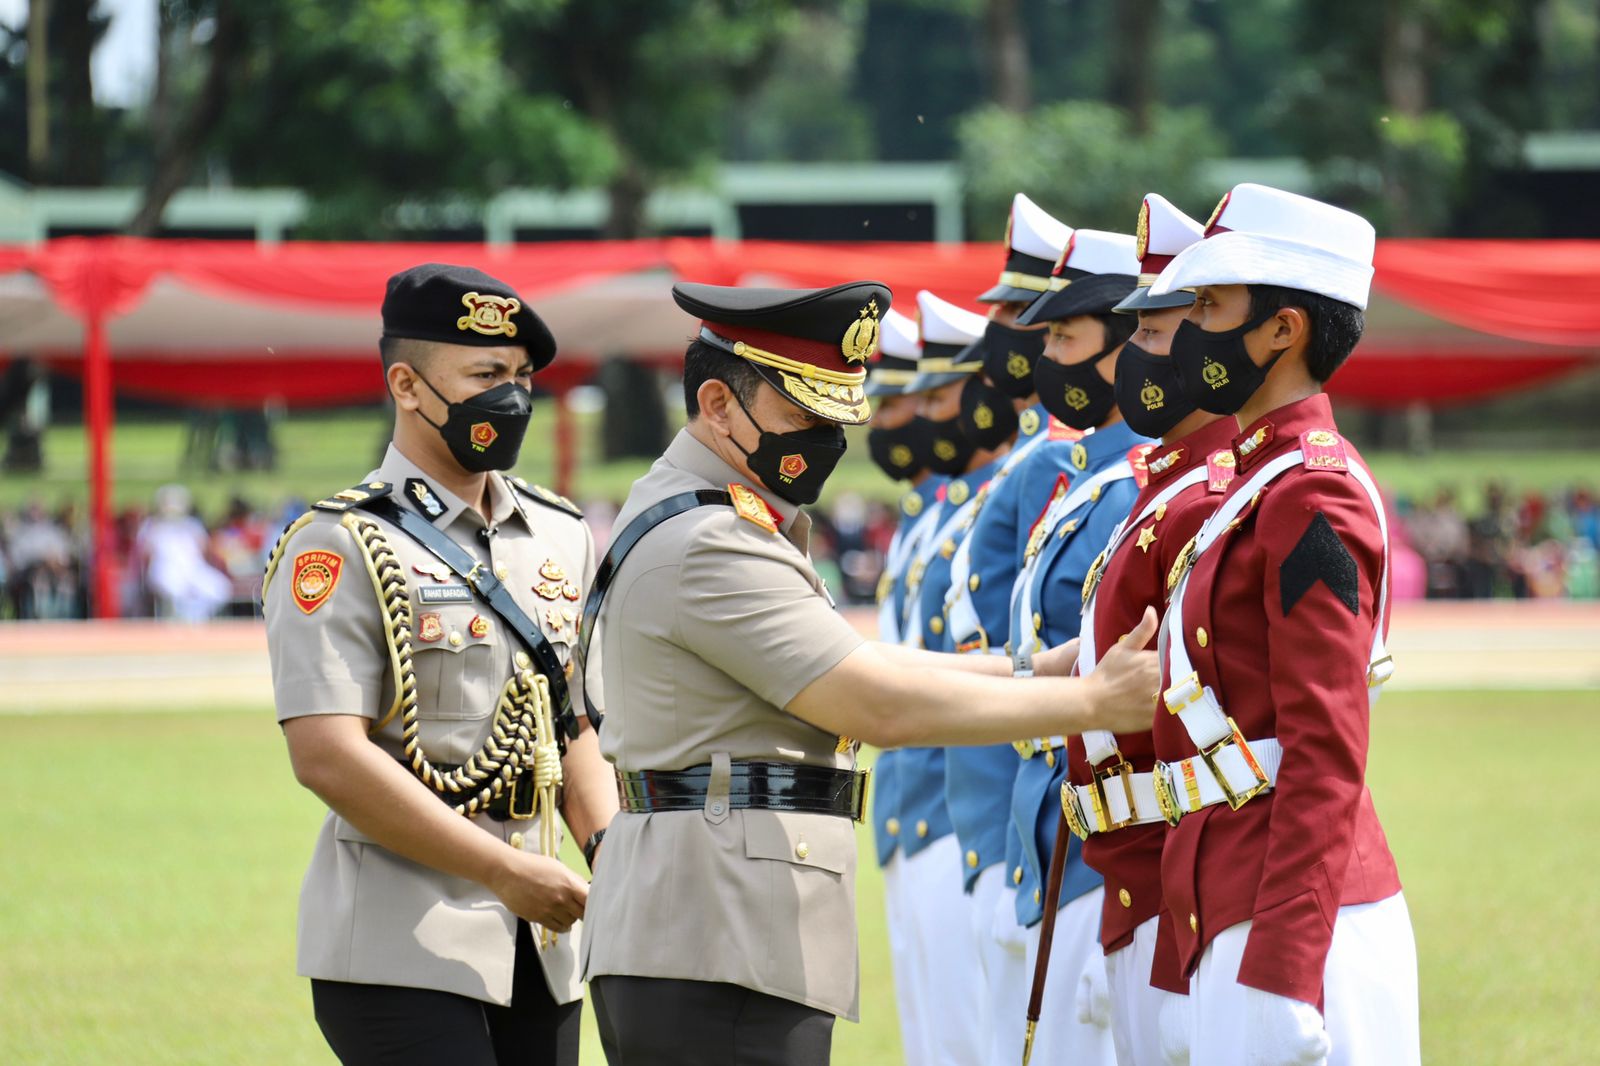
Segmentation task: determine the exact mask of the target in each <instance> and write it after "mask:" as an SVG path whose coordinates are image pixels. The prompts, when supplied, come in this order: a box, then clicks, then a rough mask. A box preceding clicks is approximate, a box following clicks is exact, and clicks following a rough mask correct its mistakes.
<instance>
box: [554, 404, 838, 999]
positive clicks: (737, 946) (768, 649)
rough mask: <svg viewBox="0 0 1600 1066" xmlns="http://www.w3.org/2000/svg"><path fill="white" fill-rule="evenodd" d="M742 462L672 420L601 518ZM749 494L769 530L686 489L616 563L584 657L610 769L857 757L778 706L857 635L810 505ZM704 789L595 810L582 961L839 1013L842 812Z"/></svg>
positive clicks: (709, 479)
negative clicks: (760, 803) (646, 806)
mask: <svg viewBox="0 0 1600 1066" xmlns="http://www.w3.org/2000/svg"><path fill="white" fill-rule="evenodd" d="M740 478H741V475H740V474H739V473H738V472H736V471H735V470H734V469H733V468H732V467H730V466H728V465H727V464H726V463H724V462H722V460H720V459H718V458H717V457H716V455H715V454H713V453H712V452H711V451H710V450H709V449H708V448H706V447H705V446H704V445H703V444H701V443H700V442H699V441H697V440H695V439H694V438H693V437H692V436H690V435H689V434H688V432H687V431H683V432H680V433H679V434H678V436H677V439H675V440H674V441H673V442H672V445H671V446H670V447H669V448H668V449H667V452H666V454H665V455H664V456H663V457H662V458H661V459H659V460H657V461H656V463H655V465H654V466H652V467H651V468H650V471H649V473H647V474H646V475H645V476H644V477H643V478H641V479H640V480H639V481H638V482H636V483H635V484H634V486H633V491H632V492H631V493H630V494H629V497H628V502H627V503H626V504H625V505H624V506H623V509H622V512H621V514H619V515H618V516H617V520H616V524H615V528H616V529H618V530H621V529H623V528H624V527H625V526H626V525H627V524H628V522H629V521H631V520H632V519H633V517H634V516H635V515H637V514H639V513H640V512H641V511H643V510H644V509H645V508H647V507H649V506H651V505H652V504H655V503H657V502H659V501H661V500H663V499H665V498H666V497H668V496H672V495H675V494H677V493H680V492H685V491H689V490H693V489H706V488H726V487H727V485H728V484H729V483H730V482H735V481H739V480H740ZM763 497H764V498H766V499H767V502H768V503H769V504H771V505H772V507H773V509H774V510H775V511H777V512H778V514H779V515H780V516H781V519H782V521H781V524H780V526H779V529H780V532H778V533H772V532H769V531H767V530H766V529H763V528H762V527H761V526H759V525H757V524H755V523H753V522H751V521H748V520H746V519H744V518H741V517H740V516H739V515H738V514H737V513H736V512H735V511H734V510H733V509H732V508H730V507H716V506H711V507H699V508H696V509H694V510H692V511H689V512H688V513H686V514H683V515H679V516H677V517H675V518H672V519H670V520H668V521H667V522H665V523H663V524H661V525H660V526H658V527H656V528H655V529H654V530H653V531H652V532H651V533H650V534H649V535H648V536H646V537H645V538H644V539H643V540H641V541H640V542H639V544H638V545H637V546H636V547H635V548H634V550H633V551H632V553H630V554H629V555H628V557H627V560H626V561H625V562H624V563H623V565H622V568H621V569H620V570H619V571H618V574H617V578H616V582H615V584H614V585H613V586H612V588H611V591H610V594H609V595H608V596H607V598H606V601H605V605H604V606H603V607H602V609H601V612H600V616H599V621H598V635H597V637H596V638H595V642H596V643H597V644H598V645H599V647H600V650H601V652H602V653H603V654H602V657H601V662H602V663H603V666H600V667H596V668H593V669H592V670H591V674H592V675H594V676H596V678H597V680H599V682H600V684H599V685H598V686H596V687H597V689H598V693H597V696H598V698H597V699H596V703H597V704H599V705H601V706H603V707H604V709H605V712H606V719H605V723H604V725H603V726H602V728H601V730H600V748H601V751H602V753H603V754H604V755H605V757H606V758H607V759H609V760H611V762H613V763H615V764H616V766H617V769H619V770H682V769H686V768H688V767H691V766H700V765H705V764H717V763H720V762H721V761H723V760H741V759H744V760H764V761H770V762H791V763H805V764H808V765H813V766H827V767H842V768H848V767H851V766H852V765H853V764H854V754H853V753H851V752H846V753H843V754H840V753H837V752H836V748H837V746H838V741H839V738H838V737H836V736H834V735H832V734H830V733H826V732H823V731H822V730H820V729H817V728H816V727H814V726H811V725H808V724H807V723H805V722H803V721H801V720H800V719H798V718H796V717H794V716H792V715H789V714H786V713H785V712H784V711H783V707H784V706H785V705H786V704H787V703H788V702H789V701H790V700H792V699H793V698H794V697H795V696H796V695H797V694H798V693H799V692H800V690H801V689H803V688H805V687H806V686H807V685H809V684H810V683H811V682H812V681H815V680H816V679H817V678H819V677H821V676H822V675H823V674H825V673H827V672H828V671H829V670H830V669H832V668H833V667H834V666H835V665H837V664H838V663H839V661H840V660H842V659H843V658H844V657H845V656H846V655H848V654H849V653H850V652H851V651H854V650H855V649H856V648H857V647H859V646H860V644H861V643H862V641H861V637H860V636H859V635H857V633H856V632H855V630H854V629H852V628H851V627H850V625H849V624H848V623H846V622H845V621H844V619H842V618H840V617H839V615H838V614H837V613H836V612H835V611H834V609H833V605H832V602H831V601H830V599H829V597H828V594H827V591H826V590H825V589H824V588H823V585H822V581H821V579H819V578H818V577H817V574H816V571H815V570H814V569H812V566H811V560H810V558H809V556H808V555H807V554H806V543H807V536H808V534H809V532H810V528H811V522H810V519H809V518H807V517H806V516H805V515H803V514H801V513H799V511H798V509H797V508H795V507H794V506H792V505H790V504H788V503H785V502H783V501H781V500H778V499H776V498H774V497H772V496H771V495H770V494H765V493H764V494H763ZM716 798H717V797H716V795H715V793H714V792H713V793H712V794H710V795H708V797H707V801H706V805H705V808H704V810H703V811H701V812H662V813H655V814H628V813H622V814H619V815H617V817H616V818H615V820H614V821H613V822H612V823H611V827H610V829H609V830H608V831H607V834H606V842H605V847H604V848H602V849H601V851H600V857H599V860H598V862H597V868H596V870H595V877H594V883H593V885H592V886H591V888H590V893H589V903H588V908H587V910H586V915H585V916H586V919H587V922H588V931H587V933H586V935H585V940H584V944H583V950H584V952H585V953H586V955H585V958H586V962H585V968H584V975H585V978H586V979H592V978H595V977H599V976H603V975H605V974H628V975H634V976H642V977H661V978H681V979H688V980H697V981H720V982H726V983H730V984H736V985H741V986H743V987H745V988H751V989H755V990H756V991H759V992H764V993H767V994H769V995H773V996H779V997H782V998H784V999H789V1000H794V1001H796V1002H800V1003H804V1004H807V1005H809V1006H812V1007H816V1008H818V1009H821V1010H825V1011H829V1012H831V1013H833V1014H838V1015H842V1016H845V1017H847V1018H850V1019H852V1020H854V1019H855V1018H856V1017H857V1014H858V1002H859V995H858V985H859V983H860V970H859V965H858V961H857V957H856V911H855V866H856V844H855V826H854V824H853V823H852V822H851V820H850V819H849V818H842V817H838V816H836V815H826V814H810V813H797V812H787V811H786V812H778V811H756V810H730V809H728V807H727V805H726V802H725V801H726V796H725V795H724V796H723V797H722V799H723V800H724V802H723V803H721V804H717V803H716V802H715V801H716ZM802 844H804V847H802V846H801V845H802Z"/></svg>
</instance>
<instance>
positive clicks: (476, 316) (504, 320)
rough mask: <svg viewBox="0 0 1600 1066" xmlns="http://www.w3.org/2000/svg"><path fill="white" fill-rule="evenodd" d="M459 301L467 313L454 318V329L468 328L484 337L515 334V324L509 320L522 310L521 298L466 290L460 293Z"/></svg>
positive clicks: (512, 335)
mask: <svg viewBox="0 0 1600 1066" xmlns="http://www.w3.org/2000/svg"><path fill="white" fill-rule="evenodd" d="M461 302H462V304H463V305H465V306H466V309H467V313H466V314H464V315H462V316H461V317H460V318H458V319H456V329H459V330H469V329H470V330H472V331H473V332H474V333H482V334H483V335H484V336H486V337H498V336H506V337H515V336H516V335H517V324H516V323H515V322H513V321H511V316H512V315H514V314H516V313H517V312H518V311H521V310H522V301H521V300H518V299H516V298H515V297H510V296H494V295H489V296H484V295H481V294H479V293H476V292H468V293H462V295H461Z"/></svg>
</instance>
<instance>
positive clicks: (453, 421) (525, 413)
mask: <svg viewBox="0 0 1600 1066" xmlns="http://www.w3.org/2000/svg"><path fill="white" fill-rule="evenodd" d="M417 378H418V380H420V381H421V382H422V383H423V384H424V385H426V386H428V389H429V390H430V391H431V392H432V393H433V394H434V395H435V396H437V397H439V399H441V400H444V402H445V403H446V404H447V405H448V407H447V409H446V414H445V418H444V423H443V424H440V423H438V422H435V421H433V420H432V419H430V418H429V417H428V416H427V415H422V420H423V421H424V422H426V423H428V425H430V426H432V427H433V428H434V429H436V430H438V431H439V436H440V437H442V438H443V439H444V442H445V444H447V445H449V447H450V454H451V455H453V456H455V460H456V462H458V463H460V464H461V469H463V470H467V471H470V472H472V473H474V474H482V473H485V472H487V471H490V470H510V469H511V468H512V467H513V466H516V465H517V454H518V453H519V452H521V451H522V438H523V437H524V436H526V435H527V432H528V419H529V417H531V416H532V414H533V397H532V396H530V395H528V390H527V389H525V388H523V387H522V386H521V385H518V384H517V383H516V382H515V381H507V382H505V383H504V384H501V385H496V386H495V387H494V388H492V389H489V390H487V391H485V392H480V393H478V395H476V396H473V397H470V398H468V399H465V400H459V401H457V402H455V403H451V402H450V401H449V400H445V399H444V395H443V394H442V393H440V392H439V390H438V389H436V388H434V387H433V383H432V382H431V381H429V380H428V379H427V378H425V377H423V376H422V375H421V374H417ZM417 413H418V414H422V412H421V411H420V410H419V411H418V412H417Z"/></svg>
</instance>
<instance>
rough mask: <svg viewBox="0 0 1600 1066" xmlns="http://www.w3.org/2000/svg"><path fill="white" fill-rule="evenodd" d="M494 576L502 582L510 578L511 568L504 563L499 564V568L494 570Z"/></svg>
mask: <svg viewBox="0 0 1600 1066" xmlns="http://www.w3.org/2000/svg"><path fill="white" fill-rule="evenodd" d="M494 576H495V577H497V578H499V579H500V580H501V581H504V580H505V579H506V578H508V577H510V576H511V568H510V567H509V566H507V565H506V564H505V563H501V564H500V565H499V566H497V567H495V568H494Z"/></svg>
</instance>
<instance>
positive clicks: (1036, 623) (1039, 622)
mask: <svg viewBox="0 0 1600 1066" xmlns="http://www.w3.org/2000/svg"><path fill="white" fill-rule="evenodd" d="M1043 625H1044V618H1043V617H1042V616H1041V615H1040V614H1039V612H1038V611H1034V612H1033V631H1034V632H1035V633H1037V632H1039V630H1040V628H1041V627H1042V626H1043Z"/></svg>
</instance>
